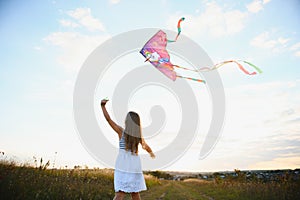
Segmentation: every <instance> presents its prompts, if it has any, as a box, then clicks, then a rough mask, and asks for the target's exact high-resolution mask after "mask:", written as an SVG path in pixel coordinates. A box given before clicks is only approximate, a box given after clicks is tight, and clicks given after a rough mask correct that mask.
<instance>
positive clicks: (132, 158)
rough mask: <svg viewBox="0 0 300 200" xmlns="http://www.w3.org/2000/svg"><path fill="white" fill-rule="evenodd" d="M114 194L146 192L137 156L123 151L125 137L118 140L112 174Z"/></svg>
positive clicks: (139, 160)
mask: <svg viewBox="0 0 300 200" xmlns="http://www.w3.org/2000/svg"><path fill="white" fill-rule="evenodd" d="M114 187H115V192H120V191H122V192H126V193H131V192H140V191H143V190H147V187H146V183H145V178H144V175H143V171H142V165H141V159H140V157H139V155H137V154H132V152H131V151H126V150H125V137H124V133H122V137H121V139H120V140H119V154H118V157H117V160H116V164H115V173H114Z"/></svg>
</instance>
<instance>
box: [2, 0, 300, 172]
mask: <svg viewBox="0 0 300 200" xmlns="http://www.w3.org/2000/svg"><path fill="white" fill-rule="evenodd" d="M133 8H134V12H132V9H133ZM299 10H300V3H299V1H297V0H288V1H280V0H245V1H239V2H237V1H233V0H227V1H205V0H203V1H188V3H187V2H180V1H168V0H160V1H158V0H157V1H151V2H150V1H137V0H135V1H125V0H111V1H109V0H102V1H89V0H87V1H60V0H56V1H50V0H47V1H34V0H29V1H16V0H12V1H9V2H1V3H0V33H1V37H0V44H1V48H0V53H1V55H2V56H1V60H0V69H1V73H0V80H1V84H0V90H1V93H2V96H1V97H2V98H1V99H0V110H1V113H0V120H1V126H0V150H2V151H4V152H6V155H9V157H12V156H16V157H18V158H19V159H20V160H21V161H22V162H26V161H28V162H32V156H37V157H44V158H46V159H47V158H48V159H51V160H53V157H54V154H55V152H58V153H57V158H56V162H57V166H65V165H68V166H70V167H72V166H74V165H77V164H79V165H85V164H86V165H89V166H100V165H99V164H98V163H97V162H96V161H95V160H94V159H93V158H92V157H91V156H90V155H89V154H88V153H87V151H86V150H85V149H84V148H83V146H82V145H81V143H80V139H79V137H78V134H77V133H76V131H75V128H74V120H73V111H72V93H73V85H74V82H75V80H76V75H77V73H78V70H79V69H80V67H81V65H82V63H83V62H84V60H85V59H86V58H87V57H88V55H89V54H90V53H91V52H92V50H94V49H95V48H96V47H97V46H99V45H100V44H101V43H103V42H104V41H105V40H106V39H108V38H111V37H113V36H115V35H117V34H120V33H122V32H126V31H130V30H134V29H140V28H149V27H151V28H158V29H159V28H163V29H170V30H176V23H177V20H178V19H179V18H181V17H182V16H184V17H185V18H186V20H185V21H184V22H183V23H182V34H184V35H186V36H188V37H189V38H191V39H193V40H194V41H196V42H197V43H198V44H199V45H200V46H201V47H202V48H203V49H204V50H205V51H206V52H207V54H208V55H209V56H210V57H211V58H212V60H213V61H214V62H220V61H223V60H226V59H246V60H249V61H251V62H253V63H255V64H256V65H258V66H259V67H260V68H261V69H262V70H263V72H264V73H263V74H261V75H258V76H254V77H248V76H245V75H244V74H242V73H241V72H240V71H238V69H237V68H236V67H234V66H233V65H229V66H227V67H223V68H221V69H220V70H219V73H220V75H221V77H222V80H223V84H224V87H225V93H226V105H227V107H226V121H225V125H224V130H223V133H222V137H221V138H220V140H219V142H218V144H217V146H216V147H215V149H214V151H213V152H212V153H211V154H210V155H209V156H208V157H207V158H206V159H204V160H198V159H197V157H195V156H194V155H195V154H197V153H195V152H198V151H199V150H200V147H201V146H200V145H199V144H197V142H195V143H194V144H193V145H192V147H191V149H190V150H189V151H188V152H187V153H186V154H185V156H184V157H183V158H182V159H180V160H178V161H177V162H176V163H175V164H174V165H172V166H170V167H169V168H168V169H170V170H193V171H213V170H232V169H234V168H240V169H263V168H272V169H274V168H296V167H299V166H300V151H299V146H300V133H299V130H300V127H299V124H300V123H299V120H300V119H299V116H300V107H299V105H298V102H299V100H300V95H299V89H300V88H299V83H300V66H299V63H300V12H299ZM146 40H147V39H146V38H145V41H146ZM128 63H129V64H130V59H129V61H128ZM111 73H112V74H110V75H112V76H113V75H114V73H117V72H114V71H112V72H111ZM193 87H197V86H195V84H194V85H193ZM109 89H112V88H108V90H109ZM101 95H105V94H102V93H101ZM205 95H206V94H204V96H203V97H197V98H203V99H206V103H208V104H209V97H208V96H205ZM105 96H106V95H105ZM99 98H100V97H99ZM138 99H142V100H143V95H142V94H141V95H140V96H139V98H137V100H136V104H139V105H140V106H141V107H142V105H143V102H144V103H146V102H147V101H146V99H144V101H143V102H138ZM167 99H168V98H167ZM145 118H146V117H145ZM207 123H209V122H207ZM205 126H207V124H206V125H204V127H203V128H204V129H205ZM172 131H173V130H172ZM167 137H170V138H171V136H167ZM202 137H203V136H201V135H200V134H199V138H197V139H196V140H198V139H199V140H201V138H202ZM112 140H113V141H112V142H115V139H112ZM162 140H163V139H162ZM166 141H167V139H166ZM166 141H161V145H166V144H165V142H166ZM152 143H153V145H152V146H153V149H159V148H161V147H158V146H155V144H157V143H156V142H152ZM159 144H160V143H159ZM186 163H189V164H188V165H187V164H186Z"/></svg>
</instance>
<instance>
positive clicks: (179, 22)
mask: <svg viewBox="0 0 300 200" xmlns="http://www.w3.org/2000/svg"><path fill="white" fill-rule="evenodd" d="M184 19H185V18H184V17H182V18H181V19H180V20H179V21H178V23H177V32H178V33H177V35H176V37H175V39H174V40H167V42H176V41H177V39H178V37H179V35H180V33H181V26H180V24H181V22H182V21H184Z"/></svg>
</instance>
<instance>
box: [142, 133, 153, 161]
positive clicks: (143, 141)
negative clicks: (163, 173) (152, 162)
mask: <svg viewBox="0 0 300 200" xmlns="http://www.w3.org/2000/svg"><path fill="white" fill-rule="evenodd" d="M141 145H142V147H143V149H145V150H146V151H147V152H148V153H149V154H150V156H151V158H155V154H154V153H153V152H152V149H151V148H150V147H149V145H148V144H147V143H146V141H145V140H144V138H142V140H141Z"/></svg>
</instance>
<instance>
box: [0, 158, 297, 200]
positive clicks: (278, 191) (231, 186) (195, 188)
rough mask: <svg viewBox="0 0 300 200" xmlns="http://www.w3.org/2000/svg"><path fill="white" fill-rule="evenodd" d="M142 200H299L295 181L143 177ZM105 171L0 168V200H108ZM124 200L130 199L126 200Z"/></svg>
mask: <svg viewBox="0 0 300 200" xmlns="http://www.w3.org/2000/svg"><path fill="white" fill-rule="evenodd" d="M145 177H146V184H147V187H148V190H147V191H144V192H142V193H141V197H142V199H150V200H152V199H170V200H174V199H175V200H176V199H180V200H181V199H182V200H186V199H189V200H192V199H195V200H196V199H197V200H201V199H208V200H212V199H222V200H227V199H239V200H243V199H251V200H252V199H293V200H294V199H300V183H299V181H289V180H283V181H280V182H278V181H277V182H259V181H250V182H249V181H240V180H230V181H224V180H218V181H216V180H213V181H204V180H199V179H185V180H184V181H172V180H158V179H157V178H155V177H153V176H151V175H145ZM113 196H114V190H113V171H112V170H109V169H74V170H70V169H43V168H33V167H26V166H23V167H22V166H21V167H19V166H16V165H14V164H13V163H1V164H0V199H1V200H4V199H43V200H46V199H68V200H69V199H83V200H84V199H112V198H113ZM127 199H130V198H129V196H128V197H127Z"/></svg>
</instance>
